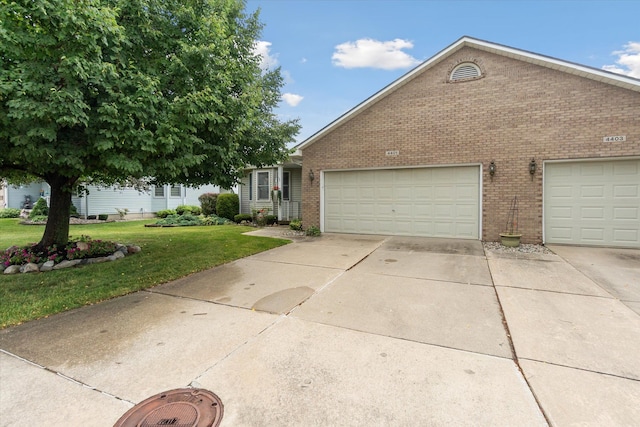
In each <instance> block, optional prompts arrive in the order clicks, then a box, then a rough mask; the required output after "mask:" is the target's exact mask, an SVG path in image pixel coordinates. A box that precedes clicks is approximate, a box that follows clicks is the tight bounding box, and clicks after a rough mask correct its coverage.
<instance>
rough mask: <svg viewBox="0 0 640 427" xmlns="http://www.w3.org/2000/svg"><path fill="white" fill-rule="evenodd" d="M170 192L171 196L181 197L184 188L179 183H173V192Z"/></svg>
mask: <svg viewBox="0 0 640 427" xmlns="http://www.w3.org/2000/svg"><path fill="white" fill-rule="evenodd" d="M169 194H170V195H171V197H180V196H182V188H181V187H180V186H179V185H172V186H171V192H170V193H169Z"/></svg>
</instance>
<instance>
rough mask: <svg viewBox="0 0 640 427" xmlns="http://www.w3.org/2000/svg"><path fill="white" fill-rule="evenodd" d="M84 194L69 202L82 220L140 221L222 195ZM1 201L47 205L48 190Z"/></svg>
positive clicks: (15, 190)
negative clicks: (122, 212)
mask: <svg viewBox="0 0 640 427" xmlns="http://www.w3.org/2000/svg"><path fill="white" fill-rule="evenodd" d="M88 190H89V192H88V194H85V195H82V196H81V195H79V194H77V195H74V196H73V197H72V199H71V202H72V203H73V205H74V206H75V207H76V209H77V211H78V213H79V214H80V216H82V217H86V216H91V215H100V214H109V215H114V216H117V215H118V211H117V209H128V213H127V217H128V218H144V217H145V216H152V214H154V213H155V212H158V211H160V210H164V209H175V208H176V207H177V206H179V205H196V206H200V201H199V200H198V197H199V196H200V195H201V194H203V193H224V192H228V191H225V190H222V189H221V188H220V187H219V186H215V185H205V186H201V187H198V188H190V187H186V186H183V185H164V186H152V187H151V189H150V190H149V191H139V190H137V189H135V188H132V187H118V186H106V187H105V186H95V185H89V186H88ZM0 194H2V196H1V199H2V201H3V202H4V203H5V204H6V207H8V208H18V209H21V208H22V207H23V204H24V201H25V199H26V198H27V197H28V198H29V199H30V200H31V201H32V202H33V203H35V202H36V201H37V200H38V199H39V198H40V197H44V198H45V199H46V200H47V204H49V195H50V188H49V185H47V184H46V183H42V182H36V183H32V184H27V185H22V186H13V185H5V186H4V189H0Z"/></svg>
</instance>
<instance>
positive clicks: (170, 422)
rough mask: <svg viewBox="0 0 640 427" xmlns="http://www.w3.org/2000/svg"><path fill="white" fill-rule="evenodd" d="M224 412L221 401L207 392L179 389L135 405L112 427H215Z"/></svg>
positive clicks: (194, 389)
mask: <svg viewBox="0 0 640 427" xmlns="http://www.w3.org/2000/svg"><path fill="white" fill-rule="evenodd" d="M223 412H224V408H223V407H222V401H221V400H220V398H219V397H218V396H216V395H215V394H213V393H211V392H210V391H208V390H202V389H198V388H179V389H176V390H170V391H165V392H164V393H160V394H156V395H155V396H151V397H150V398H148V399H146V400H145V401H143V402H140V403H138V404H137V405H136V406H134V407H133V408H131V409H129V410H128V411H127V412H126V413H125V414H124V415H123V416H122V417H120V419H119V420H118V422H116V423H115V424H114V425H113V427H154V426H173V427H216V426H218V425H220V421H222V414H223Z"/></svg>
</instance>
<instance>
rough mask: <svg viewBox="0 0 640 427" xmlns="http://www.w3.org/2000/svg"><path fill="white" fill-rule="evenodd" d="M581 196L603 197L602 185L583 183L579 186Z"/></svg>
mask: <svg viewBox="0 0 640 427" xmlns="http://www.w3.org/2000/svg"><path fill="white" fill-rule="evenodd" d="M580 190H581V191H580V196H582V197H604V187H603V186H602V185H585V186H583V187H581V188H580Z"/></svg>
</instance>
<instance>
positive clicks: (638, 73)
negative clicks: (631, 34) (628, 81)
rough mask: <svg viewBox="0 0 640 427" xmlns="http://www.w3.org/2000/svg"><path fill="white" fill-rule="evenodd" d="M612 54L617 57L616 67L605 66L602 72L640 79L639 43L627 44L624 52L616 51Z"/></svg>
mask: <svg viewBox="0 0 640 427" xmlns="http://www.w3.org/2000/svg"><path fill="white" fill-rule="evenodd" d="M612 54H613V55H616V56H617V57H618V59H617V60H616V64H618V65H605V66H604V67H602V69H603V70H607V71H612V72H614V73H619V74H625V75H627V76H629V77H635V78H636V79H640V42H629V43H627V44H626V45H624V50H617V51H615V52H612Z"/></svg>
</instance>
